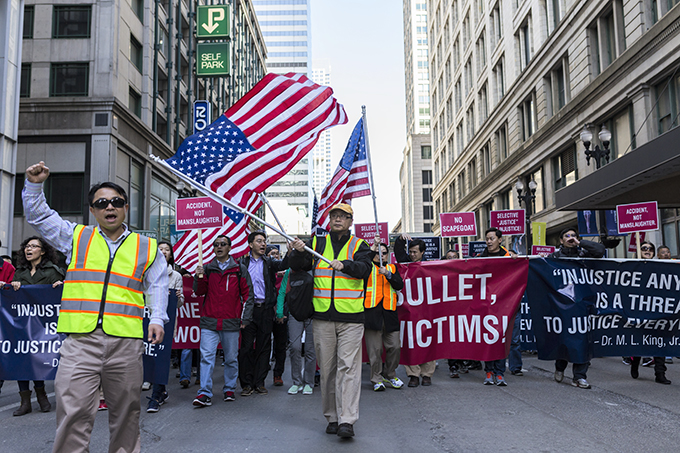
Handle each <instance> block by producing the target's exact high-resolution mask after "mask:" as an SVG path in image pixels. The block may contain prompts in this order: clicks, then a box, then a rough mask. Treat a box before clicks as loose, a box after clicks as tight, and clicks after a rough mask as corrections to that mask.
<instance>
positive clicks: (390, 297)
mask: <svg viewBox="0 0 680 453" xmlns="http://www.w3.org/2000/svg"><path fill="white" fill-rule="evenodd" d="M385 267H386V268H387V270H389V271H390V272H392V273H393V274H394V273H396V271H397V267H396V266H395V265H394V264H386V265H385ZM380 301H382V303H383V308H384V309H385V310H389V311H394V310H396V309H397V292H396V291H395V290H394V288H392V285H390V282H389V281H388V280H387V277H385V276H384V275H382V274H379V273H378V266H376V265H375V264H373V270H372V271H371V276H370V277H368V284H367V285H366V298H365V299H364V307H366V308H373V307H376V306H377V305H378V304H379V303H380Z"/></svg>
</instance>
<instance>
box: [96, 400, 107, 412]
mask: <svg viewBox="0 0 680 453" xmlns="http://www.w3.org/2000/svg"><path fill="white" fill-rule="evenodd" d="M97 410H98V411H107V410H109V406H107V405H106V401H104V400H99V408H98V409H97Z"/></svg>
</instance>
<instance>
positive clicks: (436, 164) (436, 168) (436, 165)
mask: <svg viewBox="0 0 680 453" xmlns="http://www.w3.org/2000/svg"><path fill="white" fill-rule="evenodd" d="M438 182H439V158H436V159H435V160H434V183H435V184H437V183H438Z"/></svg>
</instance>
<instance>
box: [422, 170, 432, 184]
mask: <svg viewBox="0 0 680 453" xmlns="http://www.w3.org/2000/svg"><path fill="white" fill-rule="evenodd" d="M425 184H432V170H423V185H425Z"/></svg>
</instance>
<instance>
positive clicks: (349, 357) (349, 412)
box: [290, 203, 373, 438]
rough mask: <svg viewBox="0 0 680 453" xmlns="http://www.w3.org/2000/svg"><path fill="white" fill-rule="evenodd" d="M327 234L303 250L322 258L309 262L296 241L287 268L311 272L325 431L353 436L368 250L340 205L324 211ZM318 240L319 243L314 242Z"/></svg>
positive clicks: (347, 207)
mask: <svg viewBox="0 0 680 453" xmlns="http://www.w3.org/2000/svg"><path fill="white" fill-rule="evenodd" d="M329 217H330V234H329V235H328V236H326V237H321V238H317V236H314V237H313V238H312V240H311V241H310V243H309V244H308V246H309V247H310V248H312V249H314V250H316V251H317V252H318V253H320V254H321V255H323V256H324V257H326V258H327V259H328V261H330V264H328V263H327V262H325V261H323V260H312V255H311V254H310V253H308V252H306V251H305V250H304V246H305V244H304V243H303V242H302V241H301V240H300V239H296V240H295V241H293V243H292V246H293V248H294V251H293V252H291V255H290V264H291V269H293V270H300V269H302V270H311V269H312V268H313V269H314V299H313V304H314V316H313V319H314V326H313V331H314V348H315V350H316V357H317V360H318V363H319V367H320V374H321V385H320V387H321V399H322V409H323V413H324V416H325V417H326V420H327V421H328V426H327V427H326V433H328V434H337V435H338V436H340V437H342V438H349V437H353V436H354V423H355V422H356V421H357V420H358V419H359V397H360V395H361V339H362V337H363V335H364V280H365V279H366V278H368V276H369V275H370V274H371V266H372V264H371V258H372V256H373V252H371V250H370V248H369V247H368V244H366V242H365V241H363V240H361V239H359V238H356V237H354V236H352V234H350V232H349V228H350V227H351V226H352V222H353V217H354V211H353V210H352V207H351V206H350V205H348V204H345V203H340V204H337V205H335V206H333V207H332V208H331V210H330V213H329ZM317 242H318V244H317Z"/></svg>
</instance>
